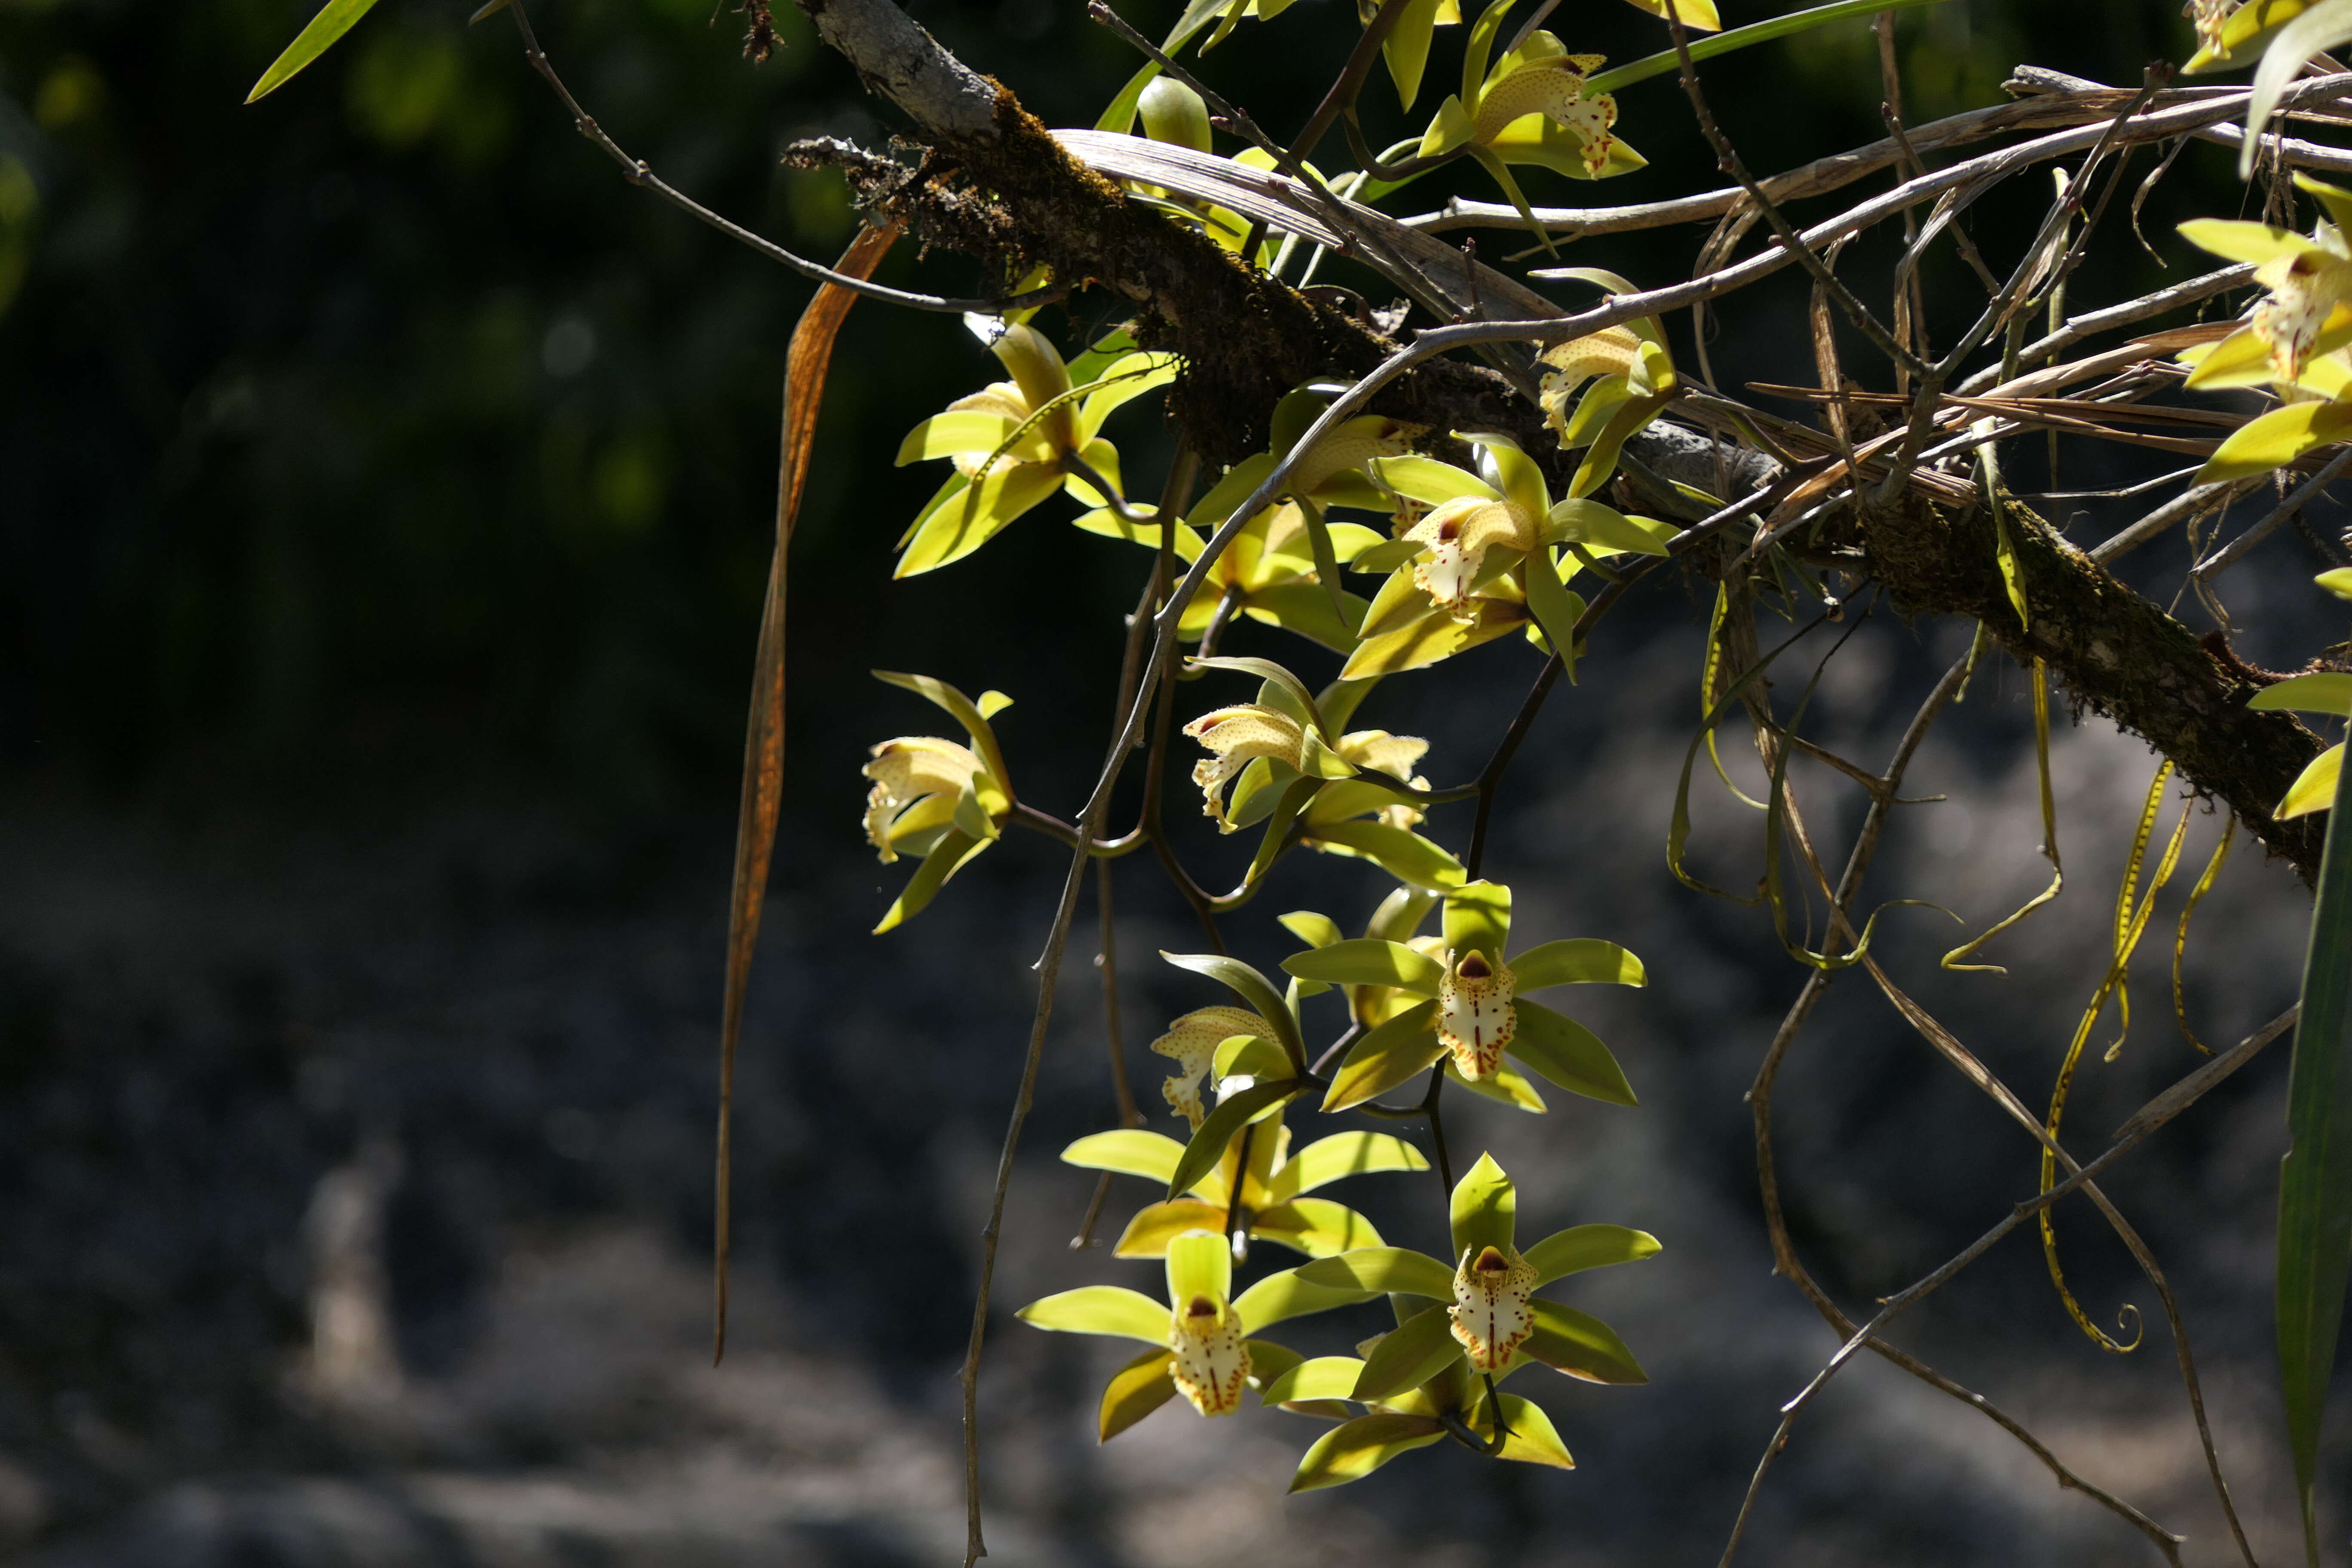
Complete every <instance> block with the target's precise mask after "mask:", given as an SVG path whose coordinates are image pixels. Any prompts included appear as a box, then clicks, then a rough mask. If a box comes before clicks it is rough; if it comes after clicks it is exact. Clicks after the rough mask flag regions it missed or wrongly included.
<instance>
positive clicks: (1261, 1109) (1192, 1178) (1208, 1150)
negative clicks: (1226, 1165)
mask: <svg viewBox="0 0 2352 1568" xmlns="http://www.w3.org/2000/svg"><path fill="white" fill-rule="evenodd" d="M1301 1087H1302V1086H1301V1085H1299V1084H1297V1083H1295V1082H1290V1081H1285V1082H1281V1083H1261V1084H1257V1085H1255V1086H1253V1087H1252V1088H1249V1089H1244V1090H1242V1091H1241V1092H1240V1093H1239V1094H1236V1095H1234V1097H1233V1098H1232V1099H1230V1100H1226V1101H1225V1102H1224V1103H1223V1105H1220V1106H1218V1107H1217V1108H1216V1109H1215V1110H1212V1111H1211V1112H1209V1114H1208V1116H1207V1118H1206V1119H1205V1120H1204V1121H1202V1123H1201V1130H1200V1131H1198V1132H1195V1133H1193V1134H1192V1142H1190V1143H1187V1144H1186V1145H1185V1146H1184V1158H1183V1160H1182V1161H1181V1163H1179V1164H1178V1165H1177V1167H1176V1173H1175V1174H1174V1175H1172V1176H1171V1177H1169V1178H1168V1195H1169V1196H1170V1197H1171V1198H1174V1197H1179V1196H1181V1195H1182V1194H1184V1193H1186V1192H1188V1191H1190V1190H1191V1189H1192V1186H1193V1185H1194V1184H1196V1183H1198V1182H1199V1181H1200V1180H1201V1178H1202V1177H1203V1176H1205V1175H1207V1174H1208V1173H1210V1172H1212V1171H1213V1170H1214V1169H1216V1166H1217V1162H1219V1161H1220V1160H1223V1158H1224V1157H1225V1148H1226V1146H1227V1145H1228V1144H1230V1143H1231V1142H1233V1141H1234V1134H1236V1133H1238V1132H1239V1131H1241V1130H1242V1129H1243V1128H1244V1127H1246V1126H1248V1125H1249V1124H1250V1123H1251V1122H1253V1121H1257V1120H1258V1119H1259V1118H1260V1117H1263V1116H1268V1115H1271V1114H1272V1113H1273V1112H1274V1111H1275V1110H1277V1109H1278V1108H1279V1107H1280V1106H1281V1105H1282V1103H1283V1102H1284V1101H1285V1100H1288V1099H1289V1098H1290V1097H1291V1096H1292V1095H1294V1094H1297V1092H1298V1091H1299V1089H1300V1088H1301Z"/></svg>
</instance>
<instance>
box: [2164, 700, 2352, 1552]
mask: <svg viewBox="0 0 2352 1568" xmlns="http://www.w3.org/2000/svg"><path fill="white" fill-rule="evenodd" d="M2333 755H2334V756H2335V757H2336V763H2337V767H2338V771H2339V776H2338V778H2337V780H2336V785H2335V788H2334V789H2333V790H2331V791H2330V792H2329V797H2328V799H2327V800H2326V801H2323V802H2320V803H2317V804H2315V806H2314V808H2313V809H2318V808H2319V806H2321V805H2326V806H2327V807H2328V808H2329V817H2328V823H2327V836H2326V839H2325V841H2324V842H2323V845H2322V847H2321V851H2320V862H2319V890H2318V900H2317V901H2316V902H2315V904H2314V905H2313V907H2312V911H2311V931H2310V936H2309V937H2308V939H2307V941H2306V943H2305V949H2304V966H2303V1012H2302V1016H2300V1017H2299V1018H2298V1019H2297V1020H2296V1022H2295V1029H2294V1059H2293V1062H2292V1063H2291V1065H2290V1066H2289V1068H2288V1069H2287V1134H2288V1148H2287V1153H2286V1157H2285V1158H2284V1160H2282V1161H2281V1162H2280V1164H2279V1209H2278V1215H2279V1218H2278V1265H2277V1269H2278V1272H2277V1276H2276V1278H2277V1281H2278V1284H2277V1324H2278V1328H2277V1332H2278V1350H2279V1384H2280V1392H2281V1393H2282V1394H2283V1395H2284V1400H2285V1404H2286V1426H2287V1446H2288V1449H2289V1451H2290V1452H2291V1454H2292V1455H2293V1457H2294V1480H2295V1496H2296V1500H2297V1502H2298V1503H2300V1505H2301V1511H2302V1518H2303V1527H2304V1546H2305V1556H2306V1559H2307V1560H2308V1561H2309V1562H2312V1563H2316V1562H2317V1561H2318V1560H2319V1545H2318V1541H2319V1537H2318V1533H2317V1524H2316V1519H2315V1514H2314V1512H2313V1499H2312V1489H2313V1486H2314V1483H2315V1480H2316V1479H2317V1477H2318V1470H2319V1458H2320V1454H2319V1447H2320V1444H2319V1439H2320V1433H2321V1428H2322V1425H2323V1423H2324V1420H2325V1418H2326V1408H2327V1385H2328V1383H2329V1381H2330V1378H2331V1375H2332V1374H2333V1373H2334V1371H2335V1368H2336V1339H2337V1336H2338V1334H2339V1332H2340V1331H2341V1330H2342V1326H2343V1321H2344V1297H2345V1290H2346V1281H2347V1279H2352V1062H2347V1058H2352V799H2347V786H2346V785H2345V784H2343V782H2342V778H2341V768H2342V762H2343V755H2344V747H2343V746H2342V745H2341V744H2339V745H2337V746H2336V747H2335V748H2334V751H2333ZM2298 787H2300V785H2299V784H2298ZM2292 793H2293V792H2290V799H2291V798H2292ZM2282 815H2284V813H2282ZM2151 896H2153V895H2152V894H2151Z"/></svg>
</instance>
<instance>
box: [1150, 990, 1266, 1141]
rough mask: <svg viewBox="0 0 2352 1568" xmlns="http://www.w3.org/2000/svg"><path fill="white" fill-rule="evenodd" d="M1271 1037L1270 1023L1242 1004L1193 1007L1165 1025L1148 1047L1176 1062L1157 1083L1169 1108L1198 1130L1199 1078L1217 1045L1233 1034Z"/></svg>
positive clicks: (1201, 1114) (1202, 1114)
mask: <svg viewBox="0 0 2352 1568" xmlns="http://www.w3.org/2000/svg"><path fill="white" fill-rule="evenodd" d="M1241 1035H1247V1036H1249V1037H1252V1038H1254V1039H1260V1040H1266V1041H1272V1040H1273V1039H1274V1037H1275V1034H1274V1026H1272V1025H1270V1024H1268V1023H1267V1022H1266V1021H1265V1019H1264V1018H1261V1017H1259V1016H1257V1015H1256V1014H1255V1013H1253V1012H1251V1011H1250V1010H1249V1009H1248V1008H1246V1007H1233V1006H1226V1005H1222V1004H1221V1005H1216V1006H1213V1007H1197V1008H1195V1009H1193V1010H1192V1012H1190V1013H1187V1014H1185V1015H1184V1016H1182V1017H1181V1018H1178V1019H1175V1020H1174V1021H1173V1022H1171V1024H1170V1025H1169V1026H1168V1032H1167V1033H1166V1034H1164V1035H1162V1036H1160V1037H1159V1038H1158V1039H1156V1040H1154V1041H1152V1042H1151V1048H1152V1049H1153V1050H1155V1051H1157V1052H1159V1053H1160V1055H1161V1056H1163V1057H1167V1058H1171V1059H1172V1060H1173V1061H1174V1062H1175V1063H1176V1069H1177V1070H1176V1071H1175V1072H1174V1073H1173V1074H1171V1076H1170V1077H1169V1079H1167V1081H1166V1082H1165V1083H1163V1084H1161V1085H1160V1094H1161V1095H1162V1097H1163V1098H1165V1099H1166V1100H1167V1101H1168V1104H1169V1106H1170V1108H1171V1109H1172V1110H1174V1111H1175V1113H1176V1114H1177V1115H1179V1116H1181V1117H1182V1118H1183V1119H1184V1120H1185V1121H1187V1122H1189V1123H1191V1124H1192V1130H1193V1131H1196V1132H1197V1131H1200V1129H1201V1123H1202V1121H1203V1120H1204V1119H1206V1117H1207V1116H1208V1108H1207V1106H1206V1105H1204V1104H1203V1103H1202V1099H1201V1089H1202V1079H1205V1078H1206V1077H1208V1075H1209V1070H1210V1065H1211V1063H1212V1061H1213V1059H1214V1058H1215V1056H1216V1053H1217V1047H1219V1046H1221V1045H1223V1043H1224V1042H1225V1041H1227V1040H1229V1039H1232V1038H1234V1037H1236V1036H1241Z"/></svg>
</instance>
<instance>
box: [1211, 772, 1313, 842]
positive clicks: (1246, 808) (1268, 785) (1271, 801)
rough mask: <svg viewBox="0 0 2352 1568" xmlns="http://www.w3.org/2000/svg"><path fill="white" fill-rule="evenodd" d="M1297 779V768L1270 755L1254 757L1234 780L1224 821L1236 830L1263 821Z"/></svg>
mask: <svg viewBox="0 0 2352 1568" xmlns="http://www.w3.org/2000/svg"><path fill="white" fill-rule="evenodd" d="M1297 782H1298V770H1297V769H1296V768H1294V767H1292V766H1291V765H1290V764H1289V763H1277V762H1276V761H1275V760H1274V759H1273V758H1271V757H1253V758H1251V759H1250V761H1249V764H1248V765H1247V766H1246V767H1244V768H1243V769H1242V774H1241V777H1239V778H1237V779H1235V780H1234V787H1233V794H1232V796H1231V798H1230V799H1228V800H1227V801H1226V803H1225V820H1226V821H1228V822H1230V823H1232V824H1233V825H1234V831H1235V832H1239V831H1240V830H1241V829H1243V828H1244V827H1252V826H1256V825H1257V824H1258V823H1261V822H1264V821H1265V819H1266V817H1267V816H1270V815H1271V814H1272V813H1273V812H1274V810H1275V809H1276V806H1278V805H1280V804H1281V801H1282V796H1283V792H1284V791H1285V790H1286V789H1288V788H1289V787H1290V786H1291V785H1292V784H1297Z"/></svg>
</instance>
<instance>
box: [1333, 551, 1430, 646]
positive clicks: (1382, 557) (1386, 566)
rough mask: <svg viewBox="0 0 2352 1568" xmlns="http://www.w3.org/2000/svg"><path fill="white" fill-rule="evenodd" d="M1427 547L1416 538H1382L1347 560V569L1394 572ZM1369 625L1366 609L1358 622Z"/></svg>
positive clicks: (1353, 570)
mask: <svg viewBox="0 0 2352 1568" xmlns="http://www.w3.org/2000/svg"><path fill="white" fill-rule="evenodd" d="M1428 548H1429V546H1427V545H1426V544H1423V542H1421V541H1420V540H1418V539H1384V540H1382V541H1381V542H1380V543H1378V544H1375V545H1373V546H1372V547H1371V548H1370V549H1368V550H1365V551H1363V552H1360V553H1359V554H1358V555H1357V557H1356V558H1355V559H1354V560H1353V561H1350V562H1349V563H1348V570H1349V571H1350V572H1367V573H1370V572H1377V573H1381V574H1388V573H1391V572H1394V571H1395V570H1396V569H1397V568H1399V567H1400V566H1402V565H1404V564H1405V563H1407V562H1409V561H1411V560H1412V559H1413V558H1414V557H1415V556H1417V555H1419V554H1421V553H1422V552H1423V551H1425V550H1427V549H1428ZM1370 625H1371V620H1370V612H1369V611H1368V612H1366V616H1365V619H1364V620H1363V621H1362V622H1361V623H1360V626H1370ZM1381 629H1382V630H1385V629H1387V628H1385V627H1382V628H1381Z"/></svg>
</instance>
